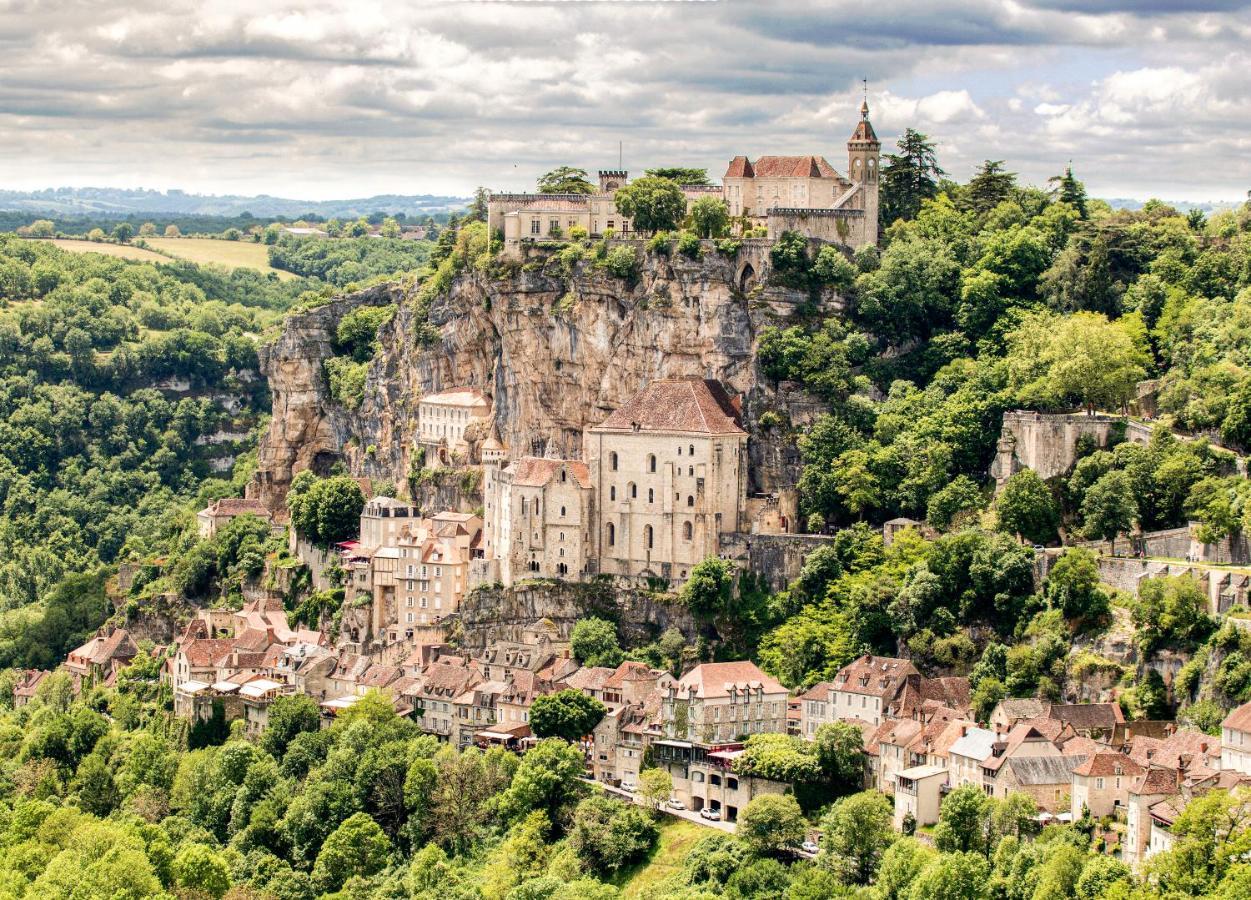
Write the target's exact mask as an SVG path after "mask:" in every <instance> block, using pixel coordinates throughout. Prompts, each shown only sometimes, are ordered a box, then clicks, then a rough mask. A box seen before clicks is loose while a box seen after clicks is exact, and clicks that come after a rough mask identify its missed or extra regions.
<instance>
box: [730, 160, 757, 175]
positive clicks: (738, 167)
mask: <svg viewBox="0 0 1251 900" xmlns="http://www.w3.org/2000/svg"><path fill="white" fill-rule="evenodd" d="M755 174H756V173H755V171H753V169H752V167H751V160H750V159H748V158H747V157H746V156H736V157H734V158H733V159H732V160H730V166H729V168H727V169H726V170H725V177H726V178H752V177H753V176H755Z"/></svg>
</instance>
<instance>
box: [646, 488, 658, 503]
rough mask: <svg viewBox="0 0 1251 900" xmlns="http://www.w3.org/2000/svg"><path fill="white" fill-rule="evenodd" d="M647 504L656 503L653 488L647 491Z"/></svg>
mask: <svg viewBox="0 0 1251 900" xmlns="http://www.w3.org/2000/svg"><path fill="white" fill-rule="evenodd" d="M647 502H648V503H655V502H656V492H655V491H654V490H653V489H652V488H648V489H647Z"/></svg>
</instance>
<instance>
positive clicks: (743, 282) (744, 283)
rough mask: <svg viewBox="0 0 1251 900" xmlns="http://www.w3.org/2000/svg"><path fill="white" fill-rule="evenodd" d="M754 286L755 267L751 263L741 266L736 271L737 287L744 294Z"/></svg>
mask: <svg viewBox="0 0 1251 900" xmlns="http://www.w3.org/2000/svg"><path fill="white" fill-rule="evenodd" d="M755 286H756V269H755V267H754V266H753V265H752V264H751V263H747V264H746V265H744V266H743V268H742V270H741V271H740V272H739V273H738V289H739V290H740V291H742V292H743V293H744V294H746V293H747V292H748V291H750V290H751V289H752V288H753V287H755Z"/></svg>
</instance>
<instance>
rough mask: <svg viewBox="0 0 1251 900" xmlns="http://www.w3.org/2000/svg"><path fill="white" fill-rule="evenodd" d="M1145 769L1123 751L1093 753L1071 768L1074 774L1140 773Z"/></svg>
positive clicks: (1134, 774) (1133, 774)
mask: <svg viewBox="0 0 1251 900" xmlns="http://www.w3.org/2000/svg"><path fill="white" fill-rule="evenodd" d="M1145 771H1146V769H1145V768H1144V767H1143V766H1140V765H1138V763H1136V762H1134V761H1133V760H1132V759H1130V758H1129V757H1128V756H1126V755H1125V754H1124V753H1094V754H1092V755H1091V756H1088V757H1087V758H1086V761H1085V762H1084V763H1082V764H1081V765H1080V766H1078V767H1077V768H1076V769H1074V770H1073V774H1074V775H1085V776H1091V775H1096V776H1101V777H1106V776H1109V775H1129V776H1131V777H1135V776H1138V775H1141V774H1142V773H1143V772H1145Z"/></svg>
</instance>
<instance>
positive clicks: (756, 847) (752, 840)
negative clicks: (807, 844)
mask: <svg viewBox="0 0 1251 900" xmlns="http://www.w3.org/2000/svg"><path fill="white" fill-rule="evenodd" d="M807 831H808V823H807V822H806V821H805V820H804V814H803V810H801V809H800V808H799V804H798V803H796V802H795V798H794V797H792V796H790V795H787V794H761V795H760V796H759V797H755V798H753V799H752V800H751V802H749V803H748V804H747V805H746V806H745V807H743V809H742V810H741V811H740V812H739V814H738V824H737V827H736V830H735V832H734V836H735V839H736V840H738V841H741V842H742V843H743V844H745V845H746V846H747V848H748V850H750V851H751V852H752V853H754V854H757V855H764V854H771V853H779V852H781V851H784V850H791V849H793V848H795V847H798V846H799V845H800V844H801V843H803V840H804V835H805V834H806V833H807Z"/></svg>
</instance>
